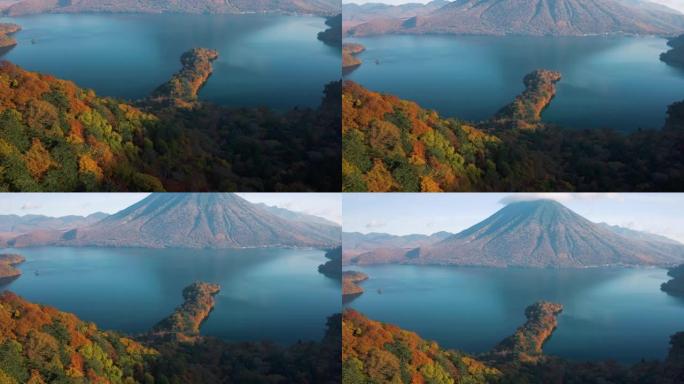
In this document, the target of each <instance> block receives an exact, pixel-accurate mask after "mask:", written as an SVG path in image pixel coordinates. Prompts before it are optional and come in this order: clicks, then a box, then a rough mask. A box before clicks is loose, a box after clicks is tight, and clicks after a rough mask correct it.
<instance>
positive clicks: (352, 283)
mask: <svg viewBox="0 0 684 384" xmlns="http://www.w3.org/2000/svg"><path fill="white" fill-rule="evenodd" d="M366 280H368V275H366V274H365V273H362V272H358V271H344V272H342V301H343V302H349V301H351V300H353V299H355V298H357V297H359V296H361V294H362V293H363V288H361V286H359V285H358V283H360V282H362V281H366Z"/></svg>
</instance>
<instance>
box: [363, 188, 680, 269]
mask: <svg viewBox="0 0 684 384" xmlns="http://www.w3.org/2000/svg"><path fill="white" fill-rule="evenodd" d="M644 237H646V235H642V236H641V237H637V236H634V235H629V234H628V235H621V234H618V233H616V232H615V230H612V229H609V228H607V227H606V226H605V225H601V224H596V223H593V222H591V221H589V220H587V219H585V218H584V217H582V216H580V215H578V214H577V213H575V212H573V211H571V210H570V209H568V208H566V207H565V206H563V205H562V204H560V203H558V202H556V201H552V200H535V201H523V202H516V203H511V204H508V205H506V206H505V207H504V208H502V209H501V210H499V211H498V212H496V213H495V214H493V215H492V216H490V217H489V218H487V219H485V220H484V221H482V222H480V223H478V224H476V225H474V226H472V227H470V228H468V229H466V230H464V231H462V232H460V233H458V234H456V235H453V236H450V237H448V238H446V239H444V240H442V241H440V242H438V243H435V244H433V245H428V246H423V247H420V248H416V249H413V250H410V251H407V250H406V249H399V248H395V249H393V250H392V251H391V252H390V251H389V250H387V249H384V250H381V252H377V251H370V252H367V253H365V254H361V255H358V256H357V257H355V258H354V259H353V260H352V261H353V262H354V263H357V264H373V263H387V262H393V263H407V264H448V265H464V266H488V267H535V268H582V267H599V266H635V265H657V266H666V265H674V264H677V263H681V262H682V261H684V244H680V243H668V242H663V241H653V240H652V238H646V240H645V239H644Z"/></svg>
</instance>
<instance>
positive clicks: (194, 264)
mask: <svg viewBox="0 0 684 384" xmlns="http://www.w3.org/2000/svg"><path fill="white" fill-rule="evenodd" d="M7 252H17V253H20V254H22V255H24V256H25V257H26V259H27V260H26V262H25V263H24V264H21V265H19V268H20V269H21V270H22V271H23V275H22V276H21V277H20V278H19V279H18V280H16V281H14V282H12V283H11V284H9V285H6V286H5V287H3V289H8V290H11V291H13V292H15V293H17V294H19V295H21V296H23V297H25V298H26V299H28V300H30V301H34V302H38V303H43V304H49V305H52V306H55V307H57V308H58V309H60V310H63V311H67V312H73V313H75V314H77V315H78V316H79V317H81V318H83V319H84V320H88V321H93V322H95V323H96V324H97V325H98V326H100V327H101V328H104V329H116V330H121V331H125V332H130V333H138V332H144V331H146V330H147V329H149V328H150V327H151V326H152V325H154V324H155V323H156V322H157V321H159V320H161V319H162V318H164V317H166V316H167V315H168V314H169V313H171V312H172V311H173V310H174V308H175V307H176V306H178V305H179V304H180V303H181V302H182V300H183V299H182V293H181V291H182V289H183V288H184V287H185V286H187V285H189V284H190V283H192V282H194V281H206V282H213V283H219V284H220V285H221V292H220V294H219V295H218V296H217V297H216V307H215V308H214V311H213V312H212V314H211V316H210V317H209V319H207V321H206V322H205V323H204V325H203V327H202V333H203V334H206V335H212V336H218V337H221V338H224V339H226V340H263V339H266V340H272V341H276V342H280V343H286V344H290V343H293V342H296V341H297V340H318V339H320V338H321V337H322V336H323V333H324V327H325V321H326V318H327V316H330V315H331V314H333V313H337V312H339V311H340V303H339V297H340V294H341V289H340V284H339V283H337V282H335V281H331V280H330V279H328V278H326V277H325V276H323V275H321V274H319V273H318V271H317V267H318V265H320V264H322V263H323V262H325V261H326V260H327V259H325V257H324V252H322V251H316V250H291V249H270V250H267V249H253V250H174V249H165V250H150V249H109V248H32V249H20V250H9V251H7ZM35 272H38V274H36V273H35Z"/></svg>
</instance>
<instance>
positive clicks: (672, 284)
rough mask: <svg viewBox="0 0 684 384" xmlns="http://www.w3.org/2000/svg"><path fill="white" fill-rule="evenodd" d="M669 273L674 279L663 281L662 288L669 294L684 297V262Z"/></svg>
mask: <svg viewBox="0 0 684 384" xmlns="http://www.w3.org/2000/svg"><path fill="white" fill-rule="evenodd" d="M667 274H668V275H669V276H670V277H672V280H670V281H668V282H666V283H663V284H662V285H661V286H660V289H661V290H662V291H663V292H666V293H667V294H668V295H672V296H679V297H684V264H682V265H680V266H678V267H675V268H672V269H670V270H669V271H668V273H667Z"/></svg>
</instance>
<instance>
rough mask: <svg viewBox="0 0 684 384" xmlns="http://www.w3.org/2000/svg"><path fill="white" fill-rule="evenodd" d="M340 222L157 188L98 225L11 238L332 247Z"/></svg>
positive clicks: (22, 243) (25, 241) (230, 197)
mask: <svg viewBox="0 0 684 384" xmlns="http://www.w3.org/2000/svg"><path fill="white" fill-rule="evenodd" d="M340 232H341V230H340V227H339V226H337V225H325V224H318V225H311V224H309V223H306V222H301V221H297V220H288V219H284V218H282V217H280V216H277V215H274V214H272V213H270V212H268V210H265V209H263V208H261V207H259V206H258V205H256V204H252V203H250V202H248V201H247V200H245V199H243V198H241V197H239V196H237V195H235V194H229V193H208V194H204V193H159V194H151V195H150V196H148V197H146V198H145V199H143V200H141V201H140V202H138V203H136V204H134V205H132V206H130V207H128V208H126V209H124V210H122V211H120V212H118V213H115V214H113V215H111V216H109V217H107V218H105V219H104V220H101V221H99V222H97V223H96V224H94V225H92V226H89V227H85V228H78V229H72V230H70V231H66V232H64V231H52V232H47V233H45V232H37V233H31V234H28V235H25V236H20V237H18V238H16V239H14V240H13V242H14V243H13V245H14V246H16V247H28V246H36V245H41V244H51V245H65V246H107V247H143V248H261V247H322V248H328V247H334V246H337V245H339V243H340Z"/></svg>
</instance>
